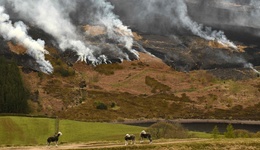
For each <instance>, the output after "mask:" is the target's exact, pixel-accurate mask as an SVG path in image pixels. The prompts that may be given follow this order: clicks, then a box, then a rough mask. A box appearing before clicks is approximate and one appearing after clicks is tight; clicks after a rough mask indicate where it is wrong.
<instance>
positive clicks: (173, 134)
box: [147, 122, 189, 139]
mask: <svg viewBox="0 0 260 150" xmlns="http://www.w3.org/2000/svg"><path fill="white" fill-rule="evenodd" d="M147 131H148V132H149V133H150V134H151V135H152V136H153V137H154V138H155V139H160V138H166V139H168V138H188V137H189V134H188V130H186V129H185V128H183V127H182V126H181V125H180V124H173V123H167V122H158V123H155V124H153V125H151V126H150V127H149V128H148V129H147Z"/></svg>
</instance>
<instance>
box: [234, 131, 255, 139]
mask: <svg viewBox="0 0 260 150" xmlns="http://www.w3.org/2000/svg"><path fill="white" fill-rule="evenodd" d="M234 135H235V137H236V138H250V137H252V135H253V134H252V133H250V132H249V131H247V130H242V129H237V130H234Z"/></svg>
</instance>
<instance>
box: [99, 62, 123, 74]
mask: <svg viewBox="0 0 260 150" xmlns="http://www.w3.org/2000/svg"><path fill="white" fill-rule="evenodd" d="M121 69H123V67H122V66H121V65H120V64H117V63H115V64H101V65H98V66H96V67H95V69H94V70H95V71H97V72H99V73H101V74H104V75H113V74H114V72H115V71H116V70H121Z"/></svg>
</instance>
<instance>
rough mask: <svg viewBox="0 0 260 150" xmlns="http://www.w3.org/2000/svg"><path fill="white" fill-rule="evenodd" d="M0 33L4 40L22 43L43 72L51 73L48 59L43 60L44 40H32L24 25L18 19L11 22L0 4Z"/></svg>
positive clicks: (44, 51) (46, 52)
mask: <svg viewBox="0 0 260 150" xmlns="http://www.w3.org/2000/svg"><path fill="white" fill-rule="evenodd" d="M0 34H1V35H2V36H3V38H4V39H6V40H15V41H16V42H18V43H20V44H22V45H23V46H24V47H25V48H26V49H27V51H26V53H27V54H29V55H30V56H32V57H33V58H34V59H35V60H36V62H37V63H38V64H39V65H40V69H41V71H42V72H44V73H47V74H49V73H52V72H53V67H52V65H51V64H50V62H49V61H47V60H45V56H44V55H45V54H48V51H46V50H45V49H44V44H45V42H44V41H43V40H41V39H37V40H36V41H35V40H33V39H32V38H31V37H30V36H29V35H28V34H27V27H26V25H25V24H24V23H23V22H21V21H19V22H15V23H14V24H12V22H11V21H10V20H9V15H8V14H6V13H5V12H4V8H3V7H2V6H0Z"/></svg>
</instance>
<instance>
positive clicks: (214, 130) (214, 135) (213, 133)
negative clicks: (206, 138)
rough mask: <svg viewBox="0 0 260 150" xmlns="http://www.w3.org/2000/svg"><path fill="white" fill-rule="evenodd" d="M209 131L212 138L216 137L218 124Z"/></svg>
mask: <svg viewBox="0 0 260 150" xmlns="http://www.w3.org/2000/svg"><path fill="white" fill-rule="evenodd" d="M211 133H212V137H213V138H214V139H216V138H218V135H219V130H218V126H217V125H216V126H215V127H214V128H213V130H212V132H211Z"/></svg>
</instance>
